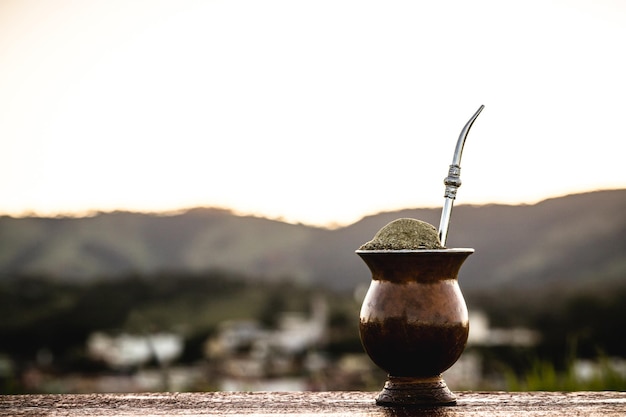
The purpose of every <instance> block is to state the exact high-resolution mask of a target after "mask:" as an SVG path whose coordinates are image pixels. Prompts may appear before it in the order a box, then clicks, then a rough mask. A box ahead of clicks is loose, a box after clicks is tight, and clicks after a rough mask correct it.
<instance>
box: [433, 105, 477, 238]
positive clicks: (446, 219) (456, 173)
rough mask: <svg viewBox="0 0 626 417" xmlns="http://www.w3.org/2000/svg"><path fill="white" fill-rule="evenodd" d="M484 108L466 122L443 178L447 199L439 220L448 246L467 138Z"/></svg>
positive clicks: (442, 235)
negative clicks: (462, 156) (450, 163)
mask: <svg viewBox="0 0 626 417" xmlns="http://www.w3.org/2000/svg"><path fill="white" fill-rule="evenodd" d="M484 108H485V106H484V105H481V106H480V107H479V108H478V110H477V111H476V113H474V115H473V116H472V117H471V119H469V121H468V122H467V123H466V124H465V127H463V130H461V134H460V135H459V140H457V142H456V148H455V149H454V156H453V158H452V165H450V169H449V170H448V176H447V177H446V178H444V180H443V183H444V184H445V186H446V190H445V193H444V195H443V196H444V198H445V200H444V203H443V208H442V210H441V221H440V222H439V240H440V241H441V245H442V246H446V240H447V239H448V229H449V227H450V216H451V215H452V205H453V204H454V199H455V198H456V192H457V190H458V189H459V187H460V186H461V155H462V154H463V146H465V139H467V134H468V132H469V130H470V128H471V127H472V125H473V124H474V120H476V118H477V117H478V115H479V114H480V112H481V111H483V109H484Z"/></svg>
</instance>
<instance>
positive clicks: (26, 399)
mask: <svg viewBox="0 0 626 417" xmlns="http://www.w3.org/2000/svg"><path fill="white" fill-rule="evenodd" d="M375 395H376V393H373V392H295V393H277V392H254V393H236V392H211V393H144V394H70V395H5V396H0V416H16V417H18V416H67V417H74V416H252V415H255V416H326V417H328V416H350V417H362V416H368V417H374V416H385V417H391V416H433V417H435V416H436V417H469V416H472V417H478V416H495V417H498V416H507V417H509V416H552V417H556V416H559V417H573V416H598V417H600V416H601V417H618V416H619V417H623V416H626V392H573V393H549V392H529V393H507V392H457V393H456V395H457V399H458V403H457V405H455V406H448V407H433V408H385V407H380V406H377V405H376V404H375V403H374V397H375Z"/></svg>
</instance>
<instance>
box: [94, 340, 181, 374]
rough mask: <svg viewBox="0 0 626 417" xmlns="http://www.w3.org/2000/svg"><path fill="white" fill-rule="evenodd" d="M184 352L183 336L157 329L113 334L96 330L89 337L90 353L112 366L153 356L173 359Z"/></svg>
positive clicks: (135, 363) (126, 365)
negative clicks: (142, 334) (135, 333)
mask: <svg viewBox="0 0 626 417" xmlns="http://www.w3.org/2000/svg"><path fill="white" fill-rule="evenodd" d="M182 352H183V339H182V337H180V336H178V335H176V334H173V333H155V334H151V335H146V336H141V335H132V334H127V333H122V334H120V335H117V336H110V335H107V334H105V333H102V332H95V333H92V334H91V335H90V336H89V338H88V339H87V353H88V355H89V357H91V358H92V359H95V360H101V361H103V362H105V363H106V364H107V365H109V366H110V367H112V368H117V369H121V368H129V367H136V366H140V365H144V364H146V363H147V362H149V361H150V360H156V361H157V362H158V363H171V362H172V361H174V360H176V359H178V357H179V356H180V355H181V353H182Z"/></svg>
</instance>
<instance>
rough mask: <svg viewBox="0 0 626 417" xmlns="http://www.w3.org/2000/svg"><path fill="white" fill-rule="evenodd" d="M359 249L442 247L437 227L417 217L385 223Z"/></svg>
mask: <svg viewBox="0 0 626 417" xmlns="http://www.w3.org/2000/svg"><path fill="white" fill-rule="evenodd" d="M359 249H360V250H414V249H443V246H441V242H440V240H439V234H438V232H437V229H435V227H434V226H433V225H432V224H430V223H426V222H423V221H421V220H417V219H408V218H403V219H397V220H394V221H392V222H391V223H388V224H387V225H385V226H384V227H383V228H382V229H380V230H379V231H378V233H376V236H374V238H373V239H372V240H370V241H369V242H367V243H364V244H363V245H361V247H360V248H359Z"/></svg>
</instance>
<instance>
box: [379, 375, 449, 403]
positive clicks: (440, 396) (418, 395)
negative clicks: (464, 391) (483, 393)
mask: <svg viewBox="0 0 626 417" xmlns="http://www.w3.org/2000/svg"><path fill="white" fill-rule="evenodd" d="M376 404H378V405H381V406H400V407H402V406H442V405H455V404H456V397H455V395H454V394H453V393H452V392H451V391H450V389H448V386H447V385H446V382H445V381H444V380H443V378H442V377H441V375H439V376H436V377H430V378H411V377H394V376H389V378H388V379H387V382H385V387H384V388H383V390H382V391H381V392H380V393H379V394H378V396H377V397H376Z"/></svg>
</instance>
